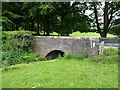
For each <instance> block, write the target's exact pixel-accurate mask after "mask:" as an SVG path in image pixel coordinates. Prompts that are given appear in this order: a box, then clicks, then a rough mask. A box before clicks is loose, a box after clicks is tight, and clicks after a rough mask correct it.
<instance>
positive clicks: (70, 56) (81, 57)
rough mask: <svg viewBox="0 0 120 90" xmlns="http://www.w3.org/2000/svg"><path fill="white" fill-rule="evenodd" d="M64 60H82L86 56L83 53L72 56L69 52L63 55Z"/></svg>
mask: <svg viewBox="0 0 120 90" xmlns="http://www.w3.org/2000/svg"><path fill="white" fill-rule="evenodd" d="M64 58H66V59H77V60H83V59H84V58H86V54H85V53H78V54H74V55H72V54H71V53H70V52H68V53H65V54H64Z"/></svg>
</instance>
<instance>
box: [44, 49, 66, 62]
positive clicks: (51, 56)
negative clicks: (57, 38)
mask: <svg viewBox="0 0 120 90" xmlns="http://www.w3.org/2000/svg"><path fill="white" fill-rule="evenodd" d="M59 56H61V57H63V56H64V52H62V51H60V50H53V51H51V52H49V53H48V54H47V55H46V59H47V60H51V59H55V58H58V57H59Z"/></svg>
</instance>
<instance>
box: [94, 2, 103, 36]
mask: <svg viewBox="0 0 120 90" xmlns="http://www.w3.org/2000/svg"><path fill="white" fill-rule="evenodd" d="M94 14H95V20H96V25H97V30H98V33H99V34H100V35H101V34H102V32H101V28H100V25H99V22H98V12H97V8H96V5H95V3H94Z"/></svg>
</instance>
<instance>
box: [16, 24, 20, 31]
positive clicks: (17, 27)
mask: <svg viewBox="0 0 120 90" xmlns="http://www.w3.org/2000/svg"><path fill="white" fill-rule="evenodd" d="M18 29H19V26H18V24H17V23H16V30H17V31H18Z"/></svg>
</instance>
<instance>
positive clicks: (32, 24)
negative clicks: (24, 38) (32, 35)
mask: <svg viewBox="0 0 120 90" xmlns="http://www.w3.org/2000/svg"><path fill="white" fill-rule="evenodd" d="M31 31H34V19H33V17H31Z"/></svg>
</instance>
